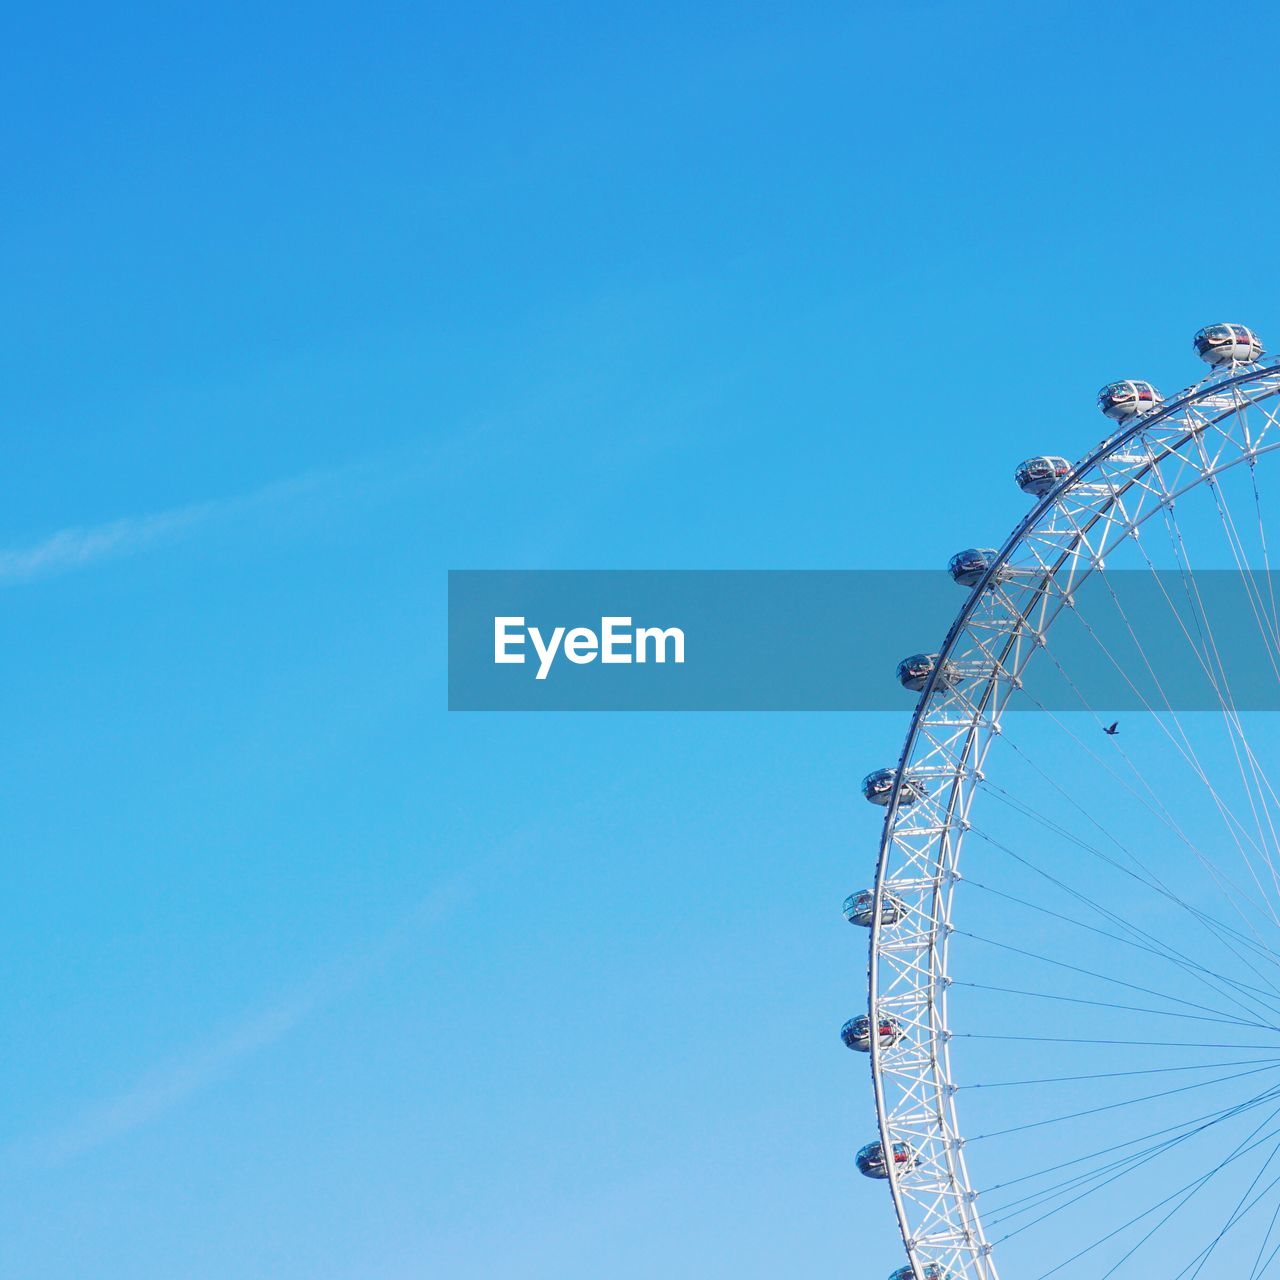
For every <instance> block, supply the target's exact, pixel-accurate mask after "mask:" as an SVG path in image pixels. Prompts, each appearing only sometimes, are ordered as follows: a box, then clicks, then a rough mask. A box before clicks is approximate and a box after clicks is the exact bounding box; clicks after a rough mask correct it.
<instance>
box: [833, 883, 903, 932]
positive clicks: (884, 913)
mask: <svg viewBox="0 0 1280 1280" xmlns="http://www.w3.org/2000/svg"><path fill="white" fill-rule="evenodd" d="M875 909H876V895H875V894H874V893H873V892H872V891H871V890H870V889H859V890H858V892H857V893H851V894H850V895H849V896H848V897H847V898H846V899H845V900H844V918H845V919H846V920H847V921H848V922H849V923H850V924H856V925H861V926H862V927H863V928H864V929H870V928H871V922H872V920H874V919H875ZM906 914H907V907H906V903H904V902H903V901H902V900H901V899H900V898H895V897H894V896H893V894H891V893H886V894H885V895H884V898H883V899H882V901H881V903H880V923H881V924H882V925H886V924H897V923H898V921H899V920H901V919H902V917H903V916H905V915H906Z"/></svg>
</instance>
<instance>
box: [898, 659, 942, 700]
mask: <svg viewBox="0 0 1280 1280" xmlns="http://www.w3.org/2000/svg"><path fill="white" fill-rule="evenodd" d="M937 665H938V655H937V654H936V653H913V654H912V655H911V656H910V657H909V658H903V660H902V661H901V662H900V663H898V683H899V684H900V685H901V686H902V687H903V688H904V689H910V690H911V692H912V693H920V692H921V691H922V690H923V689H924V687H925V685H927V684H928V683H929V677H930V676H931V675H932V674H933V669H934V667H936V666H937ZM954 682H955V668H953V667H952V665H951V663H949V662H946V663H943V666H942V670H941V671H939V672H938V678H937V679H936V680H935V681H934V682H933V687H934V688H935V689H945V688H947V687H948V686H949V685H951V684H953V683H954Z"/></svg>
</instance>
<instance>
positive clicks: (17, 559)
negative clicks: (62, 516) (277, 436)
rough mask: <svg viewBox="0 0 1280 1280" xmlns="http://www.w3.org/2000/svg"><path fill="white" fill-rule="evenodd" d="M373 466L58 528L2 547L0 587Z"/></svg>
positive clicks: (129, 550)
mask: <svg viewBox="0 0 1280 1280" xmlns="http://www.w3.org/2000/svg"><path fill="white" fill-rule="evenodd" d="M370 469H371V468H370V464H368V463H359V464H356V465H354V466H352V467H349V468H342V469H338V470H332V471H313V472H307V473H305V474H303V475H300V476H294V477H291V478H290V479H287V480H279V481H275V482H274V483H272V484H268V485H263V486H262V487H261V488H260V489H255V490H252V491H250V492H249V493H241V494H235V495H233V496H231V497H227V498H219V499H214V500H212V501H209V502H193V503H189V504H187V505H185V506H180V507H170V508H168V509H167V510H163V511H154V512H150V513H148V514H145V515H140V516H125V517H122V518H121V519H119V520H110V521H107V522H106V523H105V524H98V525H73V526H70V527H68V528H66V529H59V530H58V531H57V532H56V533H52V534H50V535H49V536H48V537H45V538H42V539H40V540H39V541H38V542H33V543H30V544H29V545H27V546H25V547H4V548H0V586H12V585H16V584H18V583H23V582H30V581H33V580H34V579H37V578H45V577H50V576H52V575H53V574H58V573H68V572H71V571H73V570H76V569H83V568H86V567H87V566H89V565H92V564H95V563H97V562H98V561H100V560H107V559H112V558H117V557H122V556H128V555H133V554H136V553H137V552H140V551H146V550H148V549H149V548H151V547H154V546H157V545H160V544H162V543H165V542H169V541H172V540H174V539H175V538H178V537H181V536H183V535H185V534H187V533H190V532H191V531H193V530H195V529H197V528H199V527H200V526H202V525H205V524H208V523H210V522H212V521H214V520H220V519H227V518H231V517H234V516H239V515H245V514H248V513H250V512H252V511H254V510H259V509H266V508H269V507H273V506H278V505H280V504H283V503H285V502H288V501H291V500H294V499H297V498H300V497H302V496H304V495H306V494H314V493H318V492H322V491H324V490H326V489H331V488H334V487H335V486H336V485H337V484H338V483H339V482H341V481H343V480H349V479H351V478H354V477H357V476H359V475H360V474H361V473H367V472H369V471H370Z"/></svg>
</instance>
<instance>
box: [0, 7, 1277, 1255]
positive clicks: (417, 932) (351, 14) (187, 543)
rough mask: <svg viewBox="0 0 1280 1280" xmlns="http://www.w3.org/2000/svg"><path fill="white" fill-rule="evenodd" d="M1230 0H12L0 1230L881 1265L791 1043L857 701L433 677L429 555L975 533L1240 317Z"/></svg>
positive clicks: (626, 558) (1257, 242) (886, 1232)
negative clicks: (627, 704)
mask: <svg viewBox="0 0 1280 1280" xmlns="http://www.w3.org/2000/svg"><path fill="white" fill-rule="evenodd" d="M1277 26H1278V20H1277V19H1276V17H1275V16H1274V15H1273V14H1271V13H1270V12H1269V11H1268V10H1267V9H1266V8H1265V7H1259V6H1255V7H1253V8H1252V9H1250V10H1249V11H1248V14H1247V16H1239V17H1237V16H1232V15H1228V14H1226V13H1225V12H1223V13H1221V14H1220V13H1219V12H1218V11H1217V10H1216V9H1215V8H1214V7H1213V6H1205V5H1203V4H1200V5H1188V4H1170V3H1160V4H1133V5H1125V6H1114V5H1103V4H1096V3H1085V4H1081V3H1070V4H1066V3H1038V4H1034V5H1015V4H1003V5H993V4H986V3H967V4H964V5H960V4H947V3H914V4H904V5H892V6H872V5H859V6H855V7H854V8H853V10H852V11H850V7H849V6H839V5H829V6H814V5H805V4H800V5H797V4H789V5H772V6H771V5H746V6H744V5H741V4H733V5H729V4H703V5H697V6H693V7H691V6H689V5H687V4H684V5H670V4H660V5H656V6H646V7H644V8H643V9H639V10H633V9H630V8H628V7H626V6H611V7H602V6H588V5H582V4H562V5H555V6H550V5H545V6H543V5H521V6H516V5H497V6H495V5H487V4H473V5H465V6H464V5H455V6H452V7H447V6H446V7H440V6H435V7H426V8H424V7H423V6H414V5H404V6H396V7H392V6H386V5H372V6H371V5H367V4H366V5H361V6H341V5H320V6H314V7H312V8H310V9H308V10H303V9H292V10H287V9H283V8H277V7H268V8H266V9H265V10H264V9H263V7H262V6H258V5H255V6H249V5H236V4H224V5H218V6H214V7H212V8H206V9H202V10H200V11H198V12H197V11H195V10H191V9H186V10H182V11H180V10H176V9H162V8H159V7H150V6H145V5H142V6H128V7H127V8H125V9H124V10H112V11H110V12H108V11H107V10H106V9H104V8H103V7H101V6H97V7H90V6H76V5H72V6H67V5H59V4H56V3H55V4H52V5H45V6H26V7H24V8H23V9H21V10H16V9H11V10H10V12H9V13H8V15H7V16H6V17H5V18H4V20H3V25H2V28H0V31H2V35H3V39H2V40H0V48H2V49H3V54H2V55H0V56H2V57H3V61H4V74H3V75H2V76H0V138H2V140H3V153H4V159H5V169H6V174H7V181H6V183H5V201H4V206H5V219H4V220H5V234H4V236H3V237H2V238H0V278H3V281H4V293H5V305H4V307H3V308H0V386H2V387H3V392H2V396H3V399H2V403H3V410H4V420H5V424H6V429H5V431H4V433H3V442H4V459H3V463H4V465H3V468H2V470H0V476H2V477H3V481H2V483H3V495H4V502H3V504H0V539H2V541H0V548H3V549H0V599H2V604H3V608H2V609H0V618H2V621H0V635H2V637H3V645H4V657H5V663H4V665H5V670H6V671H7V673H8V679H7V681H6V684H5V696H4V699H3V702H4V717H5V725H6V732H5V734H4V735H3V738H2V739H0V774H2V776H3V779H4V784H3V787H2V788H0V794H2V796H3V800H2V807H3V827H4V833H5V834H4V842H3V843H4V857H3V869H4V871H3V875H4V878H3V885H2V891H0V934H2V936H3V938H4V945H3V948H2V950H0V955H2V956H3V979H4V989H5V992H6V999H5V1000H4V1001H3V1004H2V1005H0V1042H2V1043H3V1044H4V1046H5V1047H4V1052H3V1054H0V1125H2V1130H0V1187H2V1194H0V1239H3V1241H4V1245H3V1252H2V1255H0V1273H2V1274H3V1275H4V1276H5V1277H10V1276H12V1277H14V1278H15V1280H63V1278H68V1280H69V1278H70V1277H76V1278H77V1280H79V1278H80V1277H85V1276H91V1277H94V1280H117V1278H118V1280H174V1278H175V1277H182V1278H183V1280H228V1277H236V1278H237V1280H242V1278H243V1280H258V1278H262V1280H267V1278H270V1280H293V1278H294V1277H297V1278H299V1280H301V1278H303V1277H305V1278H306V1280H340V1278H341V1280H402V1278H404V1280H408V1278H410V1277H413V1278H417V1277H422V1276H427V1275H431V1276H441V1277H449V1278H450V1280H453V1278H455V1277H456V1278H457V1280H469V1278H473V1277H474V1278H482V1277H492V1276H512V1277H517V1276H518V1277H520V1278H521V1280H544V1278H545V1280H577V1278H580V1280H588V1278H595V1277H600V1276H608V1277H610V1278H611V1280H625V1278H628V1277H636V1278H641V1277H643V1278H645V1280H649V1278H651V1277H654V1276H670V1277H684V1276H689V1277H695V1276H696V1277H706V1276H719V1275H734V1276H737V1277H780V1276H817V1275H823V1274H844V1275H852V1276H857V1277H864V1276H865V1277H871V1278H875V1277H878V1276H879V1275H881V1274H886V1275H887V1273H888V1272H889V1270H890V1269H891V1268H892V1267H894V1266H896V1265H898V1263H899V1262H900V1252H899V1249H898V1246H897V1243H896V1238H895V1233H894V1229H893V1225H892V1222H891V1219H890V1215H889V1211H888V1204H887V1200H886V1198H885V1197H884V1196H883V1194H882V1193H881V1191H880V1190H879V1189H877V1188H874V1187H872V1186H870V1185H869V1184H867V1183H866V1182H865V1181H864V1180H862V1179H860V1178H859V1177H858V1175H857V1174H856V1172H855V1171H854V1167H853V1160H852V1155H853V1152H854V1150H855V1149H856V1148H857V1147H858V1146H859V1145H860V1144H861V1142H862V1141H864V1140H866V1139H867V1138H868V1137H870V1136H871V1134H870V1129H871V1124H870V1109H869V1101H868V1098H867V1092H866V1079H865V1072H864V1066H863V1064H862V1063H861V1062H858V1061H853V1060H851V1056H850V1055H849V1054H848V1053H846V1052H845V1051H844V1050H843V1049H842V1048H841V1047H840V1045H839V1042H838V1040H837V1038H836V1032H837V1030H838V1027H839V1025H840V1023H841V1021H842V1020H843V1019H844V1017H845V1016H847V1014H848V1012H850V1011H852V1010H854V1009H856V1008H857V1006H858V1003H859V1002H860V1000H861V991H862V982H863V972H864V965H865V957H864V954H863V952H862V949H861V944H862V939H861V937H860V936H859V937H857V938H851V937H850V933H851V931H850V930H849V929H848V928H847V926H845V925H844V924H843V922H842V921H841V919H840V915H839V905H840V900H841V898H842V897H843V896H844V894H845V893H846V892H848V891H850V890H851V889H853V888H856V887H859V885H860V884H861V883H862V882H863V881H865V879H866V878H867V874H868V870H869V867H870V860H871V857H872V851H873V845H874V842H875V839H876V834H877V823H876V815H875V814H873V813H872V812H871V811H870V810H869V809H868V807H867V806H866V805H865V804H863V803H862V801H861V800H860V799H859V798H858V797H857V795H856V782H857V780H858V779H859V778H860V777H861V775H862V774H863V773H864V772H866V771H867V770H868V769H869V768H871V767H873V766H876V765H879V764H881V763H885V762H887V761H889V760H890V759H891V758H892V757H893V756H894V755H896V752H897V750H898V746H899V743H900V740H901V734H902V732H903V730H904V728H905V717H906V713H907V710H908V704H907V700H906V698H905V696H904V707H903V714H902V716H888V715H886V716H867V717H862V718H856V717H848V716H835V715H828V716H799V715H796V716H783V715H773V716H756V717H751V716H727V715H725V716H711V715H706V716H698V715H684V716H643V715H632V716H628V715H617V716H600V717H589V716H576V717H575V716H572V715H562V716H526V717H502V716H462V715H454V716H450V715H448V714H447V713H446V711H445V710H444V706H445V669H444V661H445V653H444V615H443V608H444V598H445V597H444V587H445V572H446V570H447V569H449V568H466V567H489V566H492V567H516V568H518V567H542V566H546V567H646V568H661V567H680V568H685V567H722V566H726V567H746V568H767V567H844V566H848V567H864V568H868V567H878V566H886V565H891V566H892V565H899V566H912V567H917V566H933V565H935V564H938V563H940V562H942V561H943V560H945V558H946V556H947V555H948V554H949V553H950V552H952V551H953V550H955V549H957V548H958V547H960V546H965V545H970V544H973V543H975V542H976V543H979V544H985V543H990V542H992V541H996V540H998V539H999V537H1001V536H1002V535H1003V534H1004V533H1005V532H1006V530H1007V529H1008V528H1009V527H1010V526H1011V524H1012V522H1013V521H1014V519H1015V518H1016V517H1017V516H1018V515H1019V514H1020V513H1021V512H1022V511H1023V510H1024V509H1025V504H1024V499H1023V498H1022V496H1021V495H1020V494H1019V493H1018V492H1017V491H1016V489H1014V487H1013V485H1012V483H1011V479H1010V474H1011V471H1012V468H1013V466H1014V464H1015V463H1016V462H1017V461H1018V460H1019V458H1020V457H1022V456H1023V455H1025V454H1027V453H1029V452H1035V451H1039V450H1042V449H1049V450H1053V451H1060V452H1062V453H1066V454H1068V455H1071V456H1078V455H1079V454H1080V453H1082V452H1083V451H1084V449H1085V448H1086V447H1087V446H1089V445H1090V444H1092V443H1093V442H1094V441H1096V440H1097V439H1098V438H1100V437H1101V436H1102V435H1103V434H1104V424H1103V422H1102V419H1101V418H1099V417H1098V416H1097V414H1096V411H1095V410H1094V408H1093V406H1092V396H1093V393H1094V392H1095V391H1096V389H1097V387H1098V386H1099V385H1100V384H1101V383H1102V382H1104V381H1107V380H1109V379H1110V378H1112V377H1116V376H1129V375H1136V376H1149V377H1151V378H1152V379H1153V380H1154V381H1156V382H1157V383H1161V384H1164V385H1167V386H1170V387H1176V386H1178V385H1181V384H1183V383H1185V382H1189V381H1191V380H1192V379H1193V378H1195V377H1197V376H1198V374H1199V370H1198V367H1197V366H1196V363H1195V361H1194V359H1193V357H1192V354H1191V351H1190V345H1189V344H1190V338H1191V334H1192V332H1193V331H1194V330H1195V329H1196V328H1197V327H1198V326H1199V325H1201V324H1204V323H1207V322H1210V321H1215V320H1218V319H1232V320H1234V319H1241V320H1244V321H1246V322H1248V323H1254V324H1256V325H1257V327H1258V328H1259V329H1260V330H1261V331H1262V334H1263V337H1264V339H1266V338H1268V337H1270V339H1271V343H1272V345H1273V346H1274V345H1276V344H1280V307H1277V304H1276V299H1277V297H1280V278H1278V277H1280V267H1277V264H1276V260H1275V255H1274V253H1273V252H1272V247H1271V246H1272V236H1273V229H1272V228H1273V222H1274V210H1275V207H1276V203H1277V197H1278V195H1280V192H1278V189H1277V188H1278V185H1280V179H1278V178H1277V176H1276V173H1275V167H1274V155H1273V134H1274V124H1275V118H1274V117H1275V103H1276V99H1275V93H1274V89H1273V84H1274V75H1275V66H1274V49H1275V48H1276V36H1277V34H1280V31H1278V30H1277ZM932 639H933V637H921V644H922V646H924V645H927V644H928V643H929V641H930V640H932ZM885 678H886V680H888V679H891V678H892V673H891V672H886V673H885Z"/></svg>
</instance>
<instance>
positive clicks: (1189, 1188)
mask: <svg viewBox="0 0 1280 1280" xmlns="http://www.w3.org/2000/svg"><path fill="white" fill-rule="evenodd" d="M1277 1115H1280V1108H1277V1109H1276V1110H1275V1111H1273V1112H1272V1113H1271V1114H1270V1116H1268V1117H1267V1118H1266V1119H1265V1120H1264V1121H1263V1122H1262V1123H1261V1124H1259V1125H1258V1127H1257V1128H1256V1129H1254V1130H1253V1132H1252V1133H1251V1134H1249V1135H1248V1136H1247V1137H1246V1138H1244V1139H1242V1140H1241V1142H1240V1143H1239V1144H1237V1146H1236V1148H1235V1150H1234V1151H1232V1153H1231V1154H1230V1155H1228V1156H1227V1157H1225V1158H1224V1159H1222V1160H1221V1161H1219V1162H1218V1164H1217V1165H1215V1166H1214V1167H1213V1168H1212V1169H1210V1170H1209V1171H1208V1172H1207V1173H1205V1174H1202V1175H1201V1176H1200V1177H1198V1178H1195V1179H1193V1180H1192V1181H1191V1182H1189V1183H1187V1184H1186V1185H1185V1186H1183V1187H1180V1188H1179V1189H1178V1190H1177V1191H1175V1192H1173V1193H1172V1194H1170V1195H1168V1196H1165V1197H1164V1199H1162V1200H1159V1201H1157V1202H1156V1203H1155V1204H1153V1205H1151V1206H1150V1207H1149V1208H1147V1209H1145V1210H1143V1212H1141V1213H1139V1214H1135V1215H1134V1216H1133V1217H1132V1218H1130V1219H1129V1220H1128V1221H1127V1222H1124V1223H1122V1224H1121V1225H1120V1226H1119V1227H1116V1228H1115V1229H1114V1230H1112V1231H1109V1232H1108V1233H1107V1234H1106V1235H1104V1236H1102V1237H1100V1238H1099V1239H1097V1240H1095V1241H1094V1242H1093V1243H1092V1244H1090V1245H1088V1246H1086V1247H1085V1248H1084V1249H1081V1250H1079V1252H1077V1253H1074V1254H1072V1256H1071V1257H1069V1258H1067V1259H1065V1260H1064V1261H1062V1262H1060V1263H1058V1265H1057V1266H1055V1267H1052V1268H1050V1269H1049V1270H1048V1271H1045V1272H1042V1273H1041V1274H1040V1276H1039V1277H1037V1280H1049V1277H1050V1276H1053V1275H1056V1274H1057V1273H1058V1272H1059V1271H1061V1270H1062V1269H1063V1268H1064V1267H1066V1266H1069V1265H1070V1264H1071V1263H1073V1262H1078V1261H1079V1260H1080V1259H1081V1258H1083V1257H1085V1256H1086V1255H1087V1254H1089V1253H1092V1252H1093V1250H1095V1249H1097V1248H1098V1247H1100V1246H1101V1245H1103V1244H1106V1243H1107V1241H1109V1240H1113V1239H1115V1238H1116V1237H1117V1236H1118V1235H1121V1234H1122V1233H1123V1232H1125V1231H1127V1230H1129V1228H1131V1227H1134V1226H1136V1225H1137V1224H1138V1223H1139V1222H1141V1221H1142V1220H1143V1219H1144V1218H1147V1217H1150V1216H1151V1214H1153V1213H1157V1212H1158V1211H1159V1210H1160V1209H1162V1208H1164V1206H1165V1205H1167V1204H1168V1203H1169V1202H1170V1201H1172V1200H1178V1203H1177V1204H1176V1205H1175V1206H1174V1208H1173V1209H1171V1210H1170V1211H1169V1212H1168V1213H1167V1214H1166V1215H1165V1216H1164V1217H1163V1218H1161V1219H1160V1221H1159V1222H1158V1223H1157V1224H1156V1226H1155V1227H1154V1228H1153V1229H1152V1231H1150V1232H1149V1233H1148V1234H1147V1235H1146V1236H1144V1237H1143V1239H1142V1240H1141V1241H1140V1242H1139V1247H1140V1246H1141V1244H1143V1243H1146V1241H1147V1240H1149V1239H1151V1237H1152V1236H1153V1235H1154V1234H1155V1232H1156V1231H1158V1230H1160V1229H1161V1228H1163V1227H1164V1226H1166V1225H1167V1224H1168V1223H1169V1222H1170V1221H1171V1220H1172V1219H1173V1218H1174V1217H1175V1216H1176V1215H1177V1214H1178V1213H1180V1212H1181V1211H1182V1209H1184V1208H1185V1207H1186V1205H1187V1204H1188V1203H1189V1202H1190V1201H1191V1199H1192V1198H1193V1197H1194V1196H1195V1195H1196V1194H1197V1193H1198V1192H1199V1191H1200V1190H1202V1189H1203V1188H1204V1187H1205V1186H1207V1185H1208V1184H1209V1183H1210V1182H1212V1181H1213V1179H1214V1178H1216V1177H1217V1176H1218V1174H1220V1173H1221V1172H1222V1171H1223V1170H1224V1169H1226V1168H1227V1167H1228V1166H1230V1165H1231V1164H1234V1163H1235V1161H1236V1160H1239V1159H1241V1158H1242V1157H1243V1156H1245V1155H1248V1154H1249V1152H1250V1151H1252V1150H1253V1149H1254V1148H1255V1147H1258V1146H1262V1145H1264V1144H1265V1143H1266V1142H1267V1141H1269V1140H1270V1139H1271V1138H1273V1137H1275V1136H1276V1134H1278V1133H1280V1129H1275V1130H1272V1131H1271V1132H1270V1133H1268V1134H1266V1135H1265V1136H1264V1137H1263V1138H1260V1139H1258V1140H1257V1141H1256V1142H1251V1141H1250V1139H1252V1138H1254V1137H1255V1136H1256V1134H1257V1132H1258V1130H1259V1129H1262V1128H1264V1127H1265V1126H1266V1125H1267V1124H1268V1123H1269V1122H1270V1121H1271V1120H1274V1119H1275V1118H1276V1116H1277ZM1124 1172H1129V1170H1125V1171H1124ZM1122 1176H1123V1173H1122V1174H1117V1175H1116V1178H1119V1177H1122ZM1114 1180H1115V1179H1110V1180H1108V1182H1107V1183H1103V1184H1101V1185H1100V1186H1098V1187H1095V1188H1092V1189H1091V1190H1090V1191H1088V1192H1085V1193H1084V1194H1083V1195H1082V1196H1080V1197H1078V1198H1077V1200H1073V1201H1070V1202H1068V1204H1067V1205H1063V1206H1061V1207H1060V1208H1057V1209H1052V1210H1050V1211H1049V1212H1048V1213H1047V1214H1045V1216H1044V1218H1040V1219H1037V1220H1036V1221H1035V1222H1033V1223H1028V1224H1027V1225H1026V1226H1023V1227H1019V1228H1018V1229H1017V1231H1014V1232H1011V1233H1010V1234H1009V1235H1008V1236H1005V1237H1003V1239H1005V1240H1007V1239H1010V1238H1012V1236H1014V1235H1018V1234H1020V1233H1021V1232H1023V1231H1026V1230H1028V1229H1029V1228H1030V1227H1032V1226H1038V1225H1039V1224H1040V1223H1041V1222H1043V1221H1044V1220H1045V1219H1046V1218H1048V1217H1050V1216H1052V1215H1054V1214H1056V1213H1059V1212H1061V1211H1062V1209H1064V1208H1068V1207H1070V1206H1071V1205H1072V1204H1075V1203H1077V1202H1078V1200H1079V1199H1083V1198H1084V1196H1086V1195H1092V1194H1093V1193H1094V1192H1095V1191H1098V1190H1101V1189H1102V1186H1106V1185H1109V1184H1110V1182H1111V1181H1114ZM1179 1197H1181V1198H1180V1199H1179Z"/></svg>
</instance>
